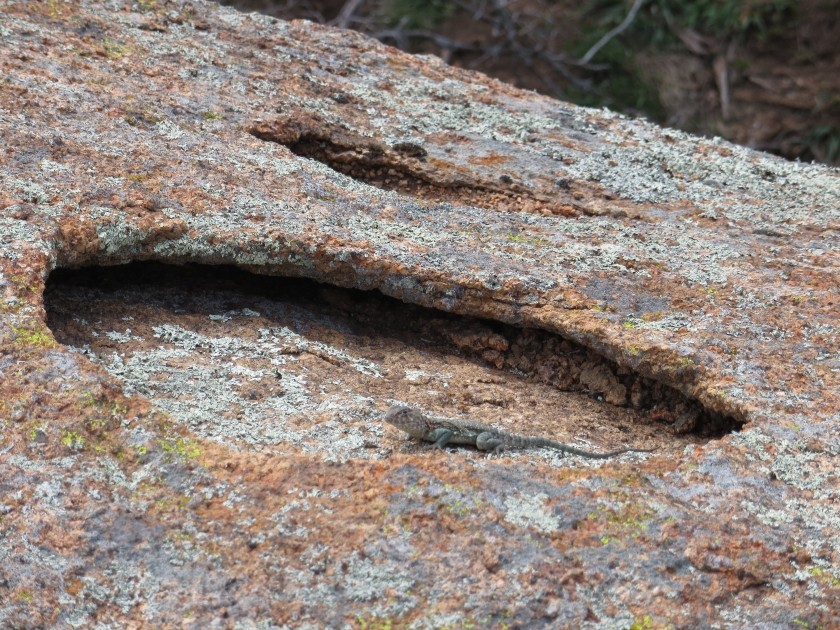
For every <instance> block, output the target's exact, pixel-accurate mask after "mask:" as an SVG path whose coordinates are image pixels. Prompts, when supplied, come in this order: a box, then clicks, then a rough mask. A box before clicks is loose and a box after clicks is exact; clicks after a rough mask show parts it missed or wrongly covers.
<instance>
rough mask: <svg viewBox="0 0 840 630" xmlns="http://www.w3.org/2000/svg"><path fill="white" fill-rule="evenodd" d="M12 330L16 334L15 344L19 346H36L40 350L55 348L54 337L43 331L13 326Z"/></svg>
mask: <svg viewBox="0 0 840 630" xmlns="http://www.w3.org/2000/svg"><path fill="white" fill-rule="evenodd" d="M12 330H13V331H14V332H15V343H16V344H17V345H19V346H36V347H39V348H52V347H54V346H55V341H54V340H53V338H52V336H51V335H50V334H49V333H48V332H45V331H43V330H35V329H32V328H26V327H25V326H12Z"/></svg>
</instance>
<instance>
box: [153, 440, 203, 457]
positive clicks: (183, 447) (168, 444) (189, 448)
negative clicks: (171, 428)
mask: <svg viewBox="0 0 840 630" xmlns="http://www.w3.org/2000/svg"><path fill="white" fill-rule="evenodd" d="M160 447H161V448H162V449H163V451H164V452H165V453H170V454H172V455H177V456H178V457H179V458H180V459H195V458H197V457H198V456H199V455H201V449H200V448H199V447H198V445H197V444H196V443H195V442H193V441H192V440H190V439H188V438H182V437H176V438H171V437H168V438H163V439H162V440H160Z"/></svg>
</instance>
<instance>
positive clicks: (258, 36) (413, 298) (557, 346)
mask: <svg viewBox="0 0 840 630" xmlns="http://www.w3.org/2000/svg"><path fill="white" fill-rule="evenodd" d="M0 69H2V72H0V77H1V78H0V134H2V138H3V143H2V152H1V153H0V289H1V290H2V301H1V302H0V471H1V472H2V475H0V625H2V626H3V627H33V626H35V627H37V626H41V627H45V626H58V627H66V626H74V627H90V626H94V625H96V624H101V627H106V625H108V624H110V625H112V626H114V627H117V626H119V627H125V626H141V625H163V626H176V625H181V626H189V627H192V626H199V625H201V626H206V625H208V624H210V625H216V626H219V627H227V626H233V625H234V624H238V625H239V627H253V626H260V627H273V626H276V627H305V626H307V625H310V626H312V627H316V626H321V625H326V626H330V627H342V626H344V627H368V628H370V627H402V626H407V625H413V626H415V627H444V626H447V627H604V628H607V627H625V628H626V627H636V628H647V627H650V628H653V627H668V626H669V624H670V625H671V626H673V627H724V626H731V627H750V626H756V625H758V624H760V623H764V624H766V625H767V627H809V628H817V627H825V628H828V627H836V626H840V616H838V612H837V611H838V610H840V536H838V531H840V508H838V505H840V477H839V476H838V457H839V456H840V437H838V434H840V431H838V425H840V411H838V410H840V342H838V332H840V331H838V323H837V321H838V311H840V304H839V302H840V289H839V288H838V287H840V251H838V241H840V238H838V236H840V235H838V230H840V210H839V208H840V175H838V172H837V171H836V170H831V169H827V168H822V167H818V166H811V165H804V164H795V163H788V162H784V161H782V160H779V159H774V158H772V157H768V156H766V155H762V154H758V153H755V152H752V151H748V150H745V149H742V148H739V147H736V146H733V145H730V144H727V143H725V142H720V141H715V140H702V139H699V138H694V137H691V136H687V135H685V134H682V133H678V132H674V131H667V130H662V129H659V128H656V127H654V126H652V125H649V124H647V123H645V122H644V121H637V120H628V119H625V118H622V117H619V116H616V115H613V114H610V113H609V112H603V111H592V110H585V109H580V108H575V107H572V106H569V105H566V104H563V103H558V102H556V101H552V100H550V99H547V98H542V97H539V96H536V95H534V94H530V93H525V92H521V91H517V90H515V89H513V88H510V87H508V86H505V85H503V84H500V83H498V82H495V81H491V80H489V79H487V78H485V77H482V76H480V75H475V74H471V73H467V72H463V71H459V70H456V69H452V68H449V67H447V66H445V65H443V64H442V63H440V62H438V61H436V60H434V59H432V58H423V57H411V56H408V55H405V54H401V53H399V52H397V51H395V50H393V49H390V48H387V47H385V46H382V45H380V44H377V43H376V42H373V41H371V40H368V39H366V38H364V37H362V36H360V35H358V34H354V33H352V32H346V31H337V30H331V29H328V28H325V27H319V26H315V25H312V24H309V23H305V22H300V23H284V22H279V21H276V20H272V19H269V18H265V17H261V16H258V15H244V14H240V13H236V12H234V11H232V10H229V9H224V8H220V7H218V6H216V5H213V4H209V3H203V2H189V1H186V0H172V1H166V2H164V1H160V0H157V1H156V0H144V1H141V2H121V1H118V0H109V1H106V2H101V1H94V0H82V1H80V2H73V3H63V2H55V1H53V0H48V1H45V2H15V1H9V0H5V1H0ZM150 260H151V261H159V262H161V263H176V264H184V263H190V264H193V265H198V266H191V267H187V268H186V269H185V270H180V271H178V270H173V269H171V268H166V267H149V266H148V265H147V266H139V267H138V266H137V265H133V266H129V267H127V268H125V269H123V270H121V271H108V270H101V269H99V270H92V271H87V272H84V271H83V272H76V273H75V274H74V273H70V272H68V271H63V272H56V273H55V274H54V275H53V276H52V277H50V274H51V273H52V272H53V271H54V270H56V269H60V268H65V269H70V268H77V267H90V266H96V265H116V264H121V263H128V262H132V261H150ZM204 265H233V266H236V267H239V268H241V269H245V270H249V271H252V272H256V273H258V274H263V275H267V276H273V278H269V279H262V280H260V279H255V278H253V277H249V276H244V275H241V273H240V274H238V273H237V272H235V271H232V270H231V269H228V268H218V267H212V268H208V267H203V266H204ZM191 274H192V275H191ZM277 276H280V277H282V279H281V278H278V277H277ZM48 277H49V278H50V280H49V290H47V291H46V294H45V288H46V287H47V284H48V283H47V279H48ZM294 278H309V279H312V280H316V281H318V282H321V283H324V284H321V285H316V284H314V283H308V282H306V281H304V280H296V279H294ZM339 287H340V288H339ZM350 289H364V290H370V289H376V290H378V291H379V292H381V294H384V296H391V297H392V298H397V300H399V301H401V302H397V301H396V300H391V299H388V298H385V297H383V296H380V295H378V294H370V293H360V292H358V291H353V290H350ZM404 303H410V304H414V305H416V306H408V305H407V304H404ZM419 307H426V308H419ZM47 309H49V310H47ZM429 309H433V310H429ZM48 323H49V326H48ZM561 390H564V391H561ZM565 390H574V391H577V392H584V393H588V394H589V397H587V396H585V395H582V394H580V393H569V392H568V391H565ZM395 401H399V402H406V403H411V404H415V405H417V406H420V407H422V408H424V409H427V410H429V411H430V412H434V413H438V414H440V415H449V416H464V417H472V418H475V419H481V420H488V421H493V422H496V423H499V424H503V425H504V426H506V427H507V428H509V429H511V430H515V431H519V432H524V433H531V434H540V435H546V436H553V437H559V438H561V439H563V440H564V441H576V440H577V441H578V442H579V445H583V446H586V447H588V448H595V449H600V448H611V447H616V446H620V445H623V444H625V443H626V444H632V445H635V446H642V447H645V446H652V447H655V448H657V452H656V453H655V454H653V455H650V456H639V455H628V456H623V457H621V458H618V459H616V460H610V461H606V462H588V461H580V460H579V459H577V458H567V459H560V458H558V457H556V456H555V455H553V454H551V453H548V452H543V451H535V452H526V453H517V454H512V455H504V456H502V457H498V458H486V457H484V456H482V455H479V454H477V453H475V452H473V451H469V450H466V449H458V450H453V451H447V452H434V451H430V450H429V449H428V448H426V447H424V446H422V445H413V444H407V443H406V442H404V441H403V440H402V438H401V437H400V436H397V435H396V434H395V433H393V432H391V431H389V430H385V429H383V428H382V427H381V423H380V420H381V415H382V414H383V413H384V411H385V409H387V407H388V406H389V405H390V404H391V403H392V402H395ZM610 403H612V405H619V406H611V405H610ZM733 429H734V430H735V431H734V432H731V431H732V430H733ZM726 432H731V433H729V434H726V435H724V436H723V437H721V434H723V433H726ZM710 438H711V439H710ZM580 441H583V443H582V444H580Z"/></svg>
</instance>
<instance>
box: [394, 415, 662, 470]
mask: <svg viewBox="0 0 840 630" xmlns="http://www.w3.org/2000/svg"><path fill="white" fill-rule="evenodd" d="M385 422H388V423H389V424H392V425H393V426H395V427H397V428H398V429H400V430H402V431H405V432H406V433H408V435H410V436H411V437H413V438H415V439H418V440H425V441H426V442H434V443H435V445H434V447H435V448H443V447H444V446H446V445H447V444H468V445H471V446H475V447H476V448H477V449H478V450H480V451H489V452H491V453H498V452H499V451H501V450H503V449H506V448H520V449H524V448H552V449H555V450H558V451H561V452H562V453H564V454H565V453H570V454H572V455H579V456H580V457H587V458H589V459H608V458H610V457H615V456H616V455H621V454H622V453H651V452H652V451H650V450H642V449H637V448H623V449H619V450H617V451H609V452H607V453H592V452H590V451H583V450H581V449H578V448H575V447H574V446H569V445H568V444H563V443H562V442H555V441H554V440H548V439H545V438H540V437H530V436H527V435H519V434H516V433H508V432H507V431H503V430H502V429H498V428H496V427H494V426H491V425H489V424H484V423H482V422H476V421H475V420H442V419H438V418H430V417H429V416H426V415H424V414H423V413H421V412H420V411H418V410H417V409H412V408H411V407H405V406H403V405H394V406H392V407H391V408H390V409H389V410H388V413H386V414H385Z"/></svg>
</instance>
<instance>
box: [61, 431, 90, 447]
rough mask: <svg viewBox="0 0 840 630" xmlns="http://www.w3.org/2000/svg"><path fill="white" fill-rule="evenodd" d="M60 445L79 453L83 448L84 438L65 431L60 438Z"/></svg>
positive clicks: (73, 432)
mask: <svg viewBox="0 0 840 630" xmlns="http://www.w3.org/2000/svg"><path fill="white" fill-rule="evenodd" d="M61 443H62V444H64V446H66V447H67V448H69V449H70V450H73V451H80V450H82V449H83V448H84V447H85V438H83V437H82V436H81V435H79V434H78V433H76V432H75V431H65V432H64V434H63V435H62V436H61Z"/></svg>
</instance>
